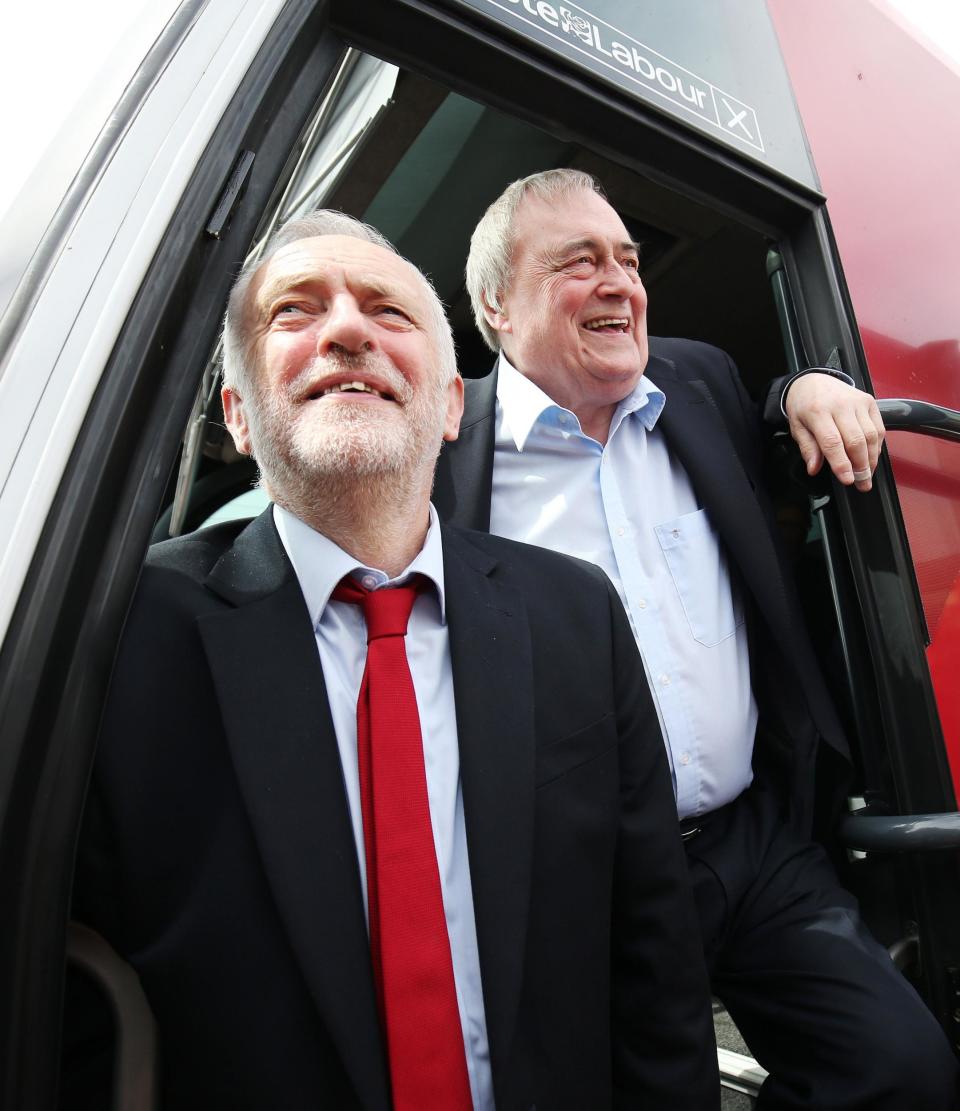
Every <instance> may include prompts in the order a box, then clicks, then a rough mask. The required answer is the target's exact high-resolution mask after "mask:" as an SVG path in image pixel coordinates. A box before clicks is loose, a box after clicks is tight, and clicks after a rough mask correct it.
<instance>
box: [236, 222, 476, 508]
mask: <svg viewBox="0 0 960 1111" xmlns="http://www.w3.org/2000/svg"><path fill="white" fill-rule="evenodd" d="M429 298H430V293H429V290H428V289H427V287H426V284H425V282H424V281H423V279H422V278H421V277H420V275H419V274H418V273H417V272H416V270H414V268H413V267H412V266H411V265H410V264H409V263H408V262H406V261H404V260H403V259H402V258H400V257H399V256H398V255H395V254H393V253H392V252H390V251H387V250H385V249H384V248H382V247H379V246H377V245H375V244H372V243H368V242H366V241H365V240H362V239H356V238H353V237H348V236H339V235H324V236H318V237H314V238H310V239H301V240H297V241H296V242H294V243H291V244H289V245H288V246H286V247H282V248H280V250H278V251H277V252H276V253H275V254H274V255H273V256H272V257H271V258H270V259H269V260H268V262H266V263H265V264H264V265H263V266H262V267H261V269H260V270H259V271H258V272H257V274H256V275H255V277H254V279H253V281H252V283H251V286H250V289H249V291H248V294H247V298H246V305H245V324H246V327H245V329H244V330H245V333H246V336H247V342H248V344H249V349H250V355H251V357H250V362H251V364H252V365H253V366H254V367H255V371H254V381H253V382H252V383H251V384H250V385H248V386H246V387H244V393H245V394H246V395H247V396H241V395H240V393H239V392H238V391H237V389H235V388H232V387H225V388H224V390H223V403H224V415H225V417H226V421H227V426H228V428H229V429H230V432H231V434H232V435H233V438H234V441H235V443H236V445H237V448H238V450H240V451H241V452H244V453H246V454H252V455H253V456H254V457H255V458H256V460H257V462H258V464H259V465H260V469H261V471H262V472H263V475H264V479H265V481H266V484H267V487H268V489H269V490H270V492H271V494H273V496H275V497H276V496H277V495H278V493H280V492H281V491H283V490H286V491H290V489H291V487H293V486H300V487H302V486H303V484H304V483H307V484H309V483H311V482H313V481H314V480H316V479H317V478H320V477H322V476H332V475H338V476H341V477H343V476H348V477H349V476H352V475H357V476H365V475H384V474H404V475H410V474H411V473H417V474H420V473H421V472H422V473H424V474H426V475H429V474H430V473H432V469H433V464H434V461H435V459H436V455H437V452H438V451H439V449H440V442H441V439H453V438H455V437H456V434H457V429H458V427H459V420H460V413H461V411H462V390H463V387H462V382H461V381H460V379H459V378H454V379H453V380H452V381H448V380H447V375H446V372H445V371H444V370H443V368H442V367H441V365H440V362H441V360H440V358H439V356H438V350H439V348H438V344H437V336H436V335H435V333H434V329H435V318H434V316H433V315H432V311H431V308H432V306H431V302H430V300H429Z"/></svg>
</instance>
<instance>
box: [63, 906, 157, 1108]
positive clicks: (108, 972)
mask: <svg viewBox="0 0 960 1111" xmlns="http://www.w3.org/2000/svg"><path fill="white" fill-rule="evenodd" d="M67 960H68V961H69V962H70V963H71V964H72V965H74V966H75V967H76V968H79V969H80V970H81V971H82V972H84V973H86V975H87V976H89V977H90V978H91V979H92V980H93V981H94V983H95V984H96V985H97V986H98V988H99V989H100V991H101V992H102V993H103V995H104V997H105V998H106V1000H107V1002H108V1003H109V1006H110V1011H111V1013H112V1016H113V1021H114V1031H115V1035H116V1049H115V1051H114V1067H113V1101H112V1105H113V1109H114V1111H157V1108H158V1107H159V1097H158V1091H159V1081H158V1069H157V1028H156V1023H155V1022H154V1018H153V1012H152V1011H151V1010H150V1004H149V1003H148V1002H147V997H146V995H144V992H143V988H142V987H141V986H140V980H139V978H138V977H137V974H136V972H135V971H134V970H133V968H131V966H130V965H129V964H127V962H126V961H125V960H123V959H122V958H121V957H119V956H118V955H117V953H116V952H114V950H113V949H112V948H111V947H110V946H109V945H108V944H107V942H106V941H104V939H103V938H102V937H101V936H100V935H99V934H98V933H96V932H95V931H93V930H91V929H88V928H87V927H86V926H84V925H81V923H79V922H70V923H69V924H68V926H67Z"/></svg>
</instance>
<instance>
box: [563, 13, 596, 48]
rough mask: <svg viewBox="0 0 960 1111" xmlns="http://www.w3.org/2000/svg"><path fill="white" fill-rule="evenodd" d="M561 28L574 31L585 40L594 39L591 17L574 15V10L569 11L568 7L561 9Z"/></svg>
mask: <svg viewBox="0 0 960 1111" xmlns="http://www.w3.org/2000/svg"><path fill="white" fill-rule="evenodd" d="M560 20H561V24H560V27H561V30H563V31H566V32H568V33H569V32H570V31H573V33H574V34H575V35H576V36H577V37H578V38H581V39H583V41H584V42H592V41H593V24H592V23H591V22H590V20H589V19H584V18H583V16H582V15H574V14H573V12H571V11H568V10H567V9H566V8H561V9H560Z"/></svg>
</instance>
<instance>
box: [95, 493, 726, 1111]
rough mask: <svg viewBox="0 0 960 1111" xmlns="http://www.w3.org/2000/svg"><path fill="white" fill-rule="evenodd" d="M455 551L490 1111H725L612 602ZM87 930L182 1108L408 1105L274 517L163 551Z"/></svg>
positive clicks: (132, 678) (113, 768)
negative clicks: (155, 1040)
mask: <svg viewBox="0 0 960 1111" xmlns="http://www.w3.org/2000/svg"><path fill="white" fill-rule="evenodd" d="M443 551H444V574H445V580H446V591H447V599H448V603H447V605H448V622H449V631H450V647H451V656H452V663H453V675H454V689H455V697H456V705H457V729H458V734H459V744H460V759H461V775H462V788H463V800H464V811H465V816H466V827H467V842H468V852H469V857H470V870H471V877H472V885H473V892H474V901H475V913H476V925H477V935H478V942H479V953H480V967H481V975H482V981H483V994H484V1006H485V1011H486V1021H487V1027H488V1035H489V1044H490V1055H491V1063H492V1072H493V1083H494V1090H495V1098H496V1104H497V1108H498V1111H513V1109H524V1111H526V1109H529V1108H533V1107H536V1108H537V1109H539V1111H548V1109H569V1111H585V1109H587V1108H589V1109H590V1111H593V1109H602V1108H605V1107H611V1106H624V1107H631V1108H634V1107H636V1108H640V1107H650V1108H657V1109H660V1108H664V1107H671V1108H689V1109H694V1108H697V1109H699V1108H706V1107H715V1106H717V1101H718V1094H717V1092H718V1081H717V1071H716V1057H715V1051H714V1046H713V1033H712V1023H711V1015H710V999H709V989H708V986H707V978H706V973H705V970H704V967H703V962H702V957H701V954H700V945H699V941H698V930H697V926H696V921H695V916H694V911H693V907H692V903H691V899H690V896H689V894H688V890H687V887H686V881H685V868H684V861H683V853H682V848H681V845H680V842H679V838H678V834H677V824H676V816H675V811H674V804H673V797H672V792H671V788H670V779H669V773H668V770H667V766H666V761H665V758H664V752H663V745H662V741H661V737H660V733H659V728H658V725H657V719H656V715H655V712H654V709H653V707H652V704H651V700H650V696H649V693H648V691H647V687H646V683H645V682H644V680H643V671H642V668H641V667H640V665H639V661H638V659H637V653H636V648H635V645H634V643H633V639H632V637H631V634H630V632H629V628H628V625H627V623H626V619H625V616H624V614H623V611H622V607H621V606H620V604H619V601H618V600H617V598H616V595H615V593H614V592H613V590H612V588H611V587H610V584H609V582H608V581H607V579H606V578H605V576H603V575H602V574H600V573H599V572H597V571H596V569H595V568H591V567H588V566H587V565H586V564H579V563H577V562H576V561H573V560H569V559H567V558H565V557H562V556H557V555H554V554H553V553H549V552H545V551H542V550H540V549H536V548H531V547H528V546H526V545H520V544H514V543H511V542H510V541H505V540H501V539H499V538H496V537H489V536H484V535H480V534H470V533H462V532H460V531H459V530H453V529H445V530H444V534H443ZM75 906H76V916H77V917H81V918H83V919H84V920H86V921H88V922H90V924H91V925H93V926H94V927H95V928H98V929H99V930H100V931H101V932H103V933H105V934H106V936H107V937H108V938H109V939H110V940H111V941H112V942H113V944H114V945H115V946H116V947H117V948H118V949H119V950H120V952H121V953H122V954H124V955H125V956H126V957H127V959H128V960H130V961H131V962H132V963H133V965H134V966H135V967H136V968H137V970H138V971H139V973H140V976H141V979H142V981H143V984H144V987H145V989H146V992H147V995H148V997H149V999H150V1001H151V1004H152V1006H153V1008H154V1010H155V1013H156V1016H157V1019H158V1023H159V1028H160V1034H161V1049H162V1056H163V1062H164V1077H165V1080H164V1083H165V1101H164V1106H165V1107H166V1108H188V1107H203V1108H205V1109H215V1108H230V1109H231V1111H236V1109H242V1108H250V1109H251V1111H252V1109H256V1111H263V1109H264V1108H267V1107H282V1108H284V1111H295V1109H298V1108H304V1109H306V1108H310V1109H311V1111H316V1109H317V1108H329V1109H331V1111H334V1109H335V1111H344V1109H350V1108H364V1109H369V1111H387V1109H388V1108H389V1096H388V1084H387V1073H386V1069H385V1064H384V1057H383V1051H382V1046H381V1040H380V1033H379V1028H378V1022H377V1014H376V1004H375V998H374V989H373V983H372V979H371V973H370V962H369V953H368V945H367V932H366V926H365V922H364V914H363V904H362V897H361V889H360V882H359V878H358V870H357V862H356V854H355V847H354V840H353V833H352V830H351V825H350V818H349V809H348V804H347V801H346V796H345V792H344V788H343V780H342V775H341V769H340V762H339V756H338V752H337V745H336V739H335V737H334V733H333V726H332V722H331V718H330V713H329V709H328V705H327V699H326V692H325V688H324V681H323V674H322V671H321V668H320V665H319V657H318V653H317V648H316V644H315V640H314V635H313V630H312V628H311V622H310V618H309V616H308V613H307V609H306V606H305V604H304V600H303V597H302V594H301V592H300V588H299V585H298V583H297V579H296V577H295V575H294V572H293V570H292V567H291V565H290V563H289V561H288V559H287V556H286V554H285V552H284V550H283V547H282V544H281V543H280V540H279V537H278V535H277V532H276V529H275V527H274V524H273V518H272V514H271V513H270V511H268V512H267V513H265V514H264V515H262V516H261V517H259V518H258V519H257V520H256V521H254V522H253V523H252V524H250V525H249V526H248V527H246V528H244V529H243V530H242V531H239V534H238V526H237V525H236V524H231V525H224V526H218V527H215V528H212V529H209V530H206V531H203V532H200V533H197V534H194V535H192V536H188V537H185V538H183V539H180V540H175V541H170V542H167V543H164V544H161V545H158V546H157V547H156V548H154V549H153V550H152V551H151V554H150V556H149V558H148V561H147V565H146V567H145V570H144V573H143V577H142V580H141V583H140V585H139V588H138V591H137V594H136V597H135V600H134V603H133V607H132V610H131V614H130V617H129V619H128V622H127V626H126V629H125V632H124V637H123V640H122V643H121V646H120V650H119V656H118V660H117V665H116V669H115V673H114V678H113V682H112V689H111V694H110V697H109V701H108V705H107V709H106V712H105V717H104V721H103V726H102V733H101V739H100V745H99V749H98V755H97V762H96V766H95V770H94V782H93V787H92V790H91V797H90V800H89V803H88V817H87V824H86V829H85V833H84V837H83V841H82V847H81V859H80V868H79V873H78V881H77V893H76V901H75ZM424 1111H428V1109H424Z"/></svg>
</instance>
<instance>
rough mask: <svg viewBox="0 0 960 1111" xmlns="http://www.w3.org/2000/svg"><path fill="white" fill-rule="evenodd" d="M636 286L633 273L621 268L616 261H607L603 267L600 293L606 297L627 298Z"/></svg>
mask: <svg viewBox="0 0 960 1111" xmlns="http://www.w3.org/2000/svg"><path fill="white" fill-rule="evenodd" d="M635 285H636V279H635V273H634V272H633V271H628V270H627V269H626V267H624V266H621V264H620V263H619V262H617V260H616V259H608V260H607V263H606V265H605V266H604V267H603V273H602V275H601V280H600V290H599V291H600V292H601V293H602V294H605V295H606V296H608V297H624V298H626V297H629V296H630V294H631V293H632V292H633V290H634V287H635Z"/></svg>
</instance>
